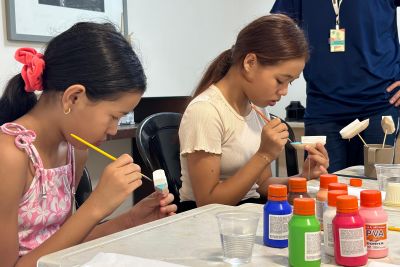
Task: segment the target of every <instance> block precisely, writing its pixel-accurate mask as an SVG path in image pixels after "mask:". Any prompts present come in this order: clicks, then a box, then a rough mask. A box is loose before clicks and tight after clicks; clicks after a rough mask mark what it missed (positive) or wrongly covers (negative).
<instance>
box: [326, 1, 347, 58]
mask: <svg viewBox="0 0 400 267" xmlns="http://www.w3.org/2000/svg"><path fill="white" fill-rule="evenodd" d="M342 2H343V0H332V5H333V9H334V10H335V14H336V28H335V29H331V30H330V34H329V45H330V49H331V52H344V51H345V49H346V46H345V30H344V29H340V27H339V22H340V21H339V12H340V6H341V4H342Z"/></svg>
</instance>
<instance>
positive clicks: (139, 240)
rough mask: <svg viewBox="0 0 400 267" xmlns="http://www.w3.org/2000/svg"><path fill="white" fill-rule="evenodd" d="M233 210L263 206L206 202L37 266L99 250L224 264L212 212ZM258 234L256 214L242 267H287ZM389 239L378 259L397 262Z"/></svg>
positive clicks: (395, 240) (395, 238)
mask: <svg viewBox="0 0 400 267" xmlns="http://www.w3.org/2000/svg"><path fill="white" fill-rule="evenodd" d="M235 208H236V209H244V210H250V211H256V212H259V213H260V214H262V210H263V209H262V208H263V206H262V205H257V204H245V205H242V206H239V207H231V206H225V205H219V204H213V205H208V206H204V207H201V208H197V209H194V210H191V211H188V212H186V213H182V214H178V215H175V216H172V217H169V218H164V219H162V220H158V221H155V222H152V223H148V224H145V225H142V226H139V227H135V228H131V229H128V230H125V231H122V232H119V233H116V234H113V235H109V236H106V237H103V238H100V239H97V240H93V241H90V242H87V243H84V244H81V245H78V246H74V247H71V248H68V249H64V250H61V251H59V252H56V253H53V254H50V255H47V256H44V257H42V258H41V259H40V260H39V262H38V266H39V267H53V266H63V267H71V266H80V265H81V264H83V263H86V262H87V261H89V260H90V259H91V258H92V257H93V256H94V255H96V254H97V253H98V252H112V253H120V254H126V255H132V256H137V257H143V258H149V259H158V260H163V261H167V262H172V263H178V264H182V265H187V266H229V265H228V264H225V263H224V262H222V248H221V241H220V236H219V231H218V225H217V220H216V218H215V214H216V213H217V212H220V211H224V210H229V209H235ZM399 220H400V213H399V212H394V213H393V214H390V221H391V222H390V223H393V222H394V221H397V222H399ZM262 236H263V220H262V217H261V218H260V223H259V225H258V230H257V237H256V243H255V245H254V250H253V257H252V262H251V263H249V264H247V265H244V266H268V267H272V266H288V259H287V255H288V250H287V249H274V248H269V247H266V246H264V245H263V241H262V240H263V239H262ZM388 238H389V247H390V254H389V256H388V257H387V258H384V259H382V260H380V261H383V262H388V263H396V264H400V232H389V237H388ZM322 255H323V258H322V262H323V264H322V266H336V265H335V264H334V259H333V258H331V257H329V256H326V255H325V254H324V253H322Z"/></svg>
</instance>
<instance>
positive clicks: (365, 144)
mask: <svg viewBox="0 0 400 267" xmlns="http://www.w3.org/2000/svg"><path fill="white" fill-rule="evenodd" d="M358 137H360V139H361V141H362V142H363V143H364V146H366V147H368V145H367V143H365V140H364V139H363V138H362V137H361V135H360V134H358Z"/></svg>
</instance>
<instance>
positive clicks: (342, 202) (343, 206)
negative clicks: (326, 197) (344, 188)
mask: <svg viewBox="0 0 400 267" xmlns="http://www.w3.org/2000/svg"><path fill="white" fill-rule="evenodd" d="M328 193H329V192H328ZM336 207H337V208H336V211H337V212H340V213H353V212H356V211H357V210H358V200H357V197H356V196H338V197H337V198H336Z"/></svg>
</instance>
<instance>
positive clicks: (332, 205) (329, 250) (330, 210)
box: [323, 190, 347, 256]
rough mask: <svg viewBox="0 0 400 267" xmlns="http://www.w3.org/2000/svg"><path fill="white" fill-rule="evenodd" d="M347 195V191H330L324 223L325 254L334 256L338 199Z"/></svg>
mask: <svg viewBox="0 0 400 267" xmlns="http://www.w3.org/2000/svg"><path fill="white" fill-rule="evenodd" d="M342 195H347V191H345V190H331V191H328V207H327V209H326V210H325V211H324V215H323V222H324V248H325V253H326V254H328V255H330V256H334V254H335V253H334V246H333V230H332V220H333V218H335V216H336V198H337V197H338V196H342Z"/></svg>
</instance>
